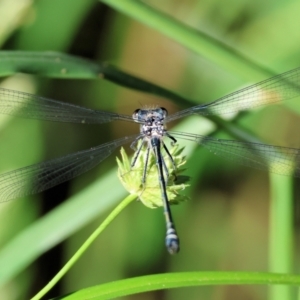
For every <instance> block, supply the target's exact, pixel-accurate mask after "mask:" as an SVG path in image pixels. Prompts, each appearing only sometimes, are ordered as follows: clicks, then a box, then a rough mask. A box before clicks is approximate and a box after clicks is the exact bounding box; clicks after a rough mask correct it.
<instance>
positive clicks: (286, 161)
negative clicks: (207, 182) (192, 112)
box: [170, 132, 300, 177]
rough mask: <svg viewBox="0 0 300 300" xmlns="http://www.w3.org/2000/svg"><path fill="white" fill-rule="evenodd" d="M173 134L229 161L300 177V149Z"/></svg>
mask: <svg viewBox="0 0 300 300" xmlns="http://www.w3.org/2000/svg"><path fill="white" fill-rule="evenodd" d="M170 133H171V132H170ZM171 134H172V136H174V137H178V138H182V139H185V140H189V141H194V142H196V143H197V144H199V145H202V146H203V147H205V148H207V149H208V150H209V151H210V152H212V153H213V154H215V155H218V156H222V157H224V158H225V159H227V160H231V161H233V162H236V163H239V164H242V165H245V166H248V167H252V168H256V169H261V170H269V171H271V172H273V173H277V174H282V175H293V176H295V177H300V167H299V163H300V149H295V148H287V147H279V146H272V145H266V144H259V143H248V142H240V141H235V140H224V139H216V138H212V137H206V136H202V135H196V134H189V133H183V132H172V133H171Z"/></svg>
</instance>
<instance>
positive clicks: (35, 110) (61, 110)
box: [0, 88, 132, 124]
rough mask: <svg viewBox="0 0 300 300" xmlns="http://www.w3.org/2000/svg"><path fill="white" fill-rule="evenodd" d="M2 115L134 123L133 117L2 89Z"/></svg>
mask: <svg viewBox="0 0 300 300" xmlns="http://www.w3.org/2000/svg"><path fill="white" fill-rule="evenodd" d="M0 114H7V115H13V116H17V117H22V118H29V119H39V120H48V121H56V122H69V123H87V124H100V123H106V122H110V121H113V120H124V121H132V117H131V116H126V115H120V114H117V113H112V112H106V111H101V110H94V109H89V108H85V107H81V106H78V105H74V104H70V103H66V102H61V101H57V100H52V99H48V98H44V97H40V96H36V95H32V94H29V93H24V92H19V91H13V90H8V89H4V88H0Z"/></svg>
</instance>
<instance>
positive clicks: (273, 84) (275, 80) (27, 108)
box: [0, 68, 300, 254]
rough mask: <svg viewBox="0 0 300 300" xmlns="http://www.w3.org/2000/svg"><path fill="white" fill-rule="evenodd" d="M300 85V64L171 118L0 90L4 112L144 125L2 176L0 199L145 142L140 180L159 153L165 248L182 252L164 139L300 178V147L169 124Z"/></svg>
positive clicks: (268, 98)
mask: <svg viewBox="0 0 300 300" xmlns="http://www.w3.org/2000/svg"><path fill="white" fill-rule="evenodd" d="M299 83H300V68H297V69H294V70H291V71H288V72H286V73H283V74H280V75H277V76H274V77H272V78H270V79H267V80H264V81H262V82H259V83H257V84H254V85H252V86H249V87H247V88H244V89H241V90H239V91H237V92H234V93H232V94H229V95H227V96H225V97H222V98H220V99H218V100H216V101H214V102H211V103H208V104H203V105H202V104H201V105H197V106H194V107H191V108H188V109H185V110H182V111H179V112H177V113H175V114H172V115H170V116H168V112H167V110H166V109H165V108H162V107H156V108H149V109H137V110H136V111H135V112H134V113H133V115H132V116H128V115H122V114H117V113H113V112H106V111H101V110H93V109H89V108H84V107H81V106H77V105H73V104H68V103H64V102H60V101H56V100H51V99H47V98H44V97H39V96H36V95H32V94H28V93H24V92H19V91H13V90H8V89H4V88H0V113H2V114H8V115H13V116H16V117H22V118H30V119H39V120H47V121H55V122H70V123H82V124H101V123H107V122H112V121H127V122H135V123H138V124H139V125H140V132H139V133H138V134H136V135H133V136H124V137H122V138H119V139H116V140H114V141H111V142H108V143H105V144H102V145H100V146H97V147H94V148H91V149H87V150H83V151H80V152H76V153H72V154H68V155H66V156H62V157H59V158H56V159H52V160H49V161H45V162H42V163H38V164H34V165H31V166H27V167H24V168H21V169H17V170H13V171H10V172H7V173H4V174H2V175H0V202H4V201H9V200H11V199H15V198H20V197H23V196H25V195H29V194H34V193H39V192H42V191H44V190H47V189H49V188H51V187H53V186H56V185H58V184H60V183H62V182H65V181H67V180H70V179H72V178H74V177H76V176H78V175H80V174H82V173H84V172H86V171H88V170H90V169H91V168H93V167H95V166H96V165H98V164H99V163H100V162H101V161H103V160H104V159H105V158H107V157H108V156H109V155H110V154H111V153H112V152H113V151H114V150H115V149H116V148H118V147H120V146H122V145H124V144H126V143H132V144H133V145H137V144H138V143H137V142H140V143H139V146H138V148H137V149H136V151H135V155H134V159H133V162H132V167H134V165H135V163H136V160H137V158H138V157H139V156H140V155H141V152H142V149H143V148H145V149H146V151H145V161H144V171H143V175H142V176H141V182H142V183H143V184H145V185H146V184H147V164H148V161H149V156H150V155H154V157H155V161H156V166H157V174H158V178H159V185H160V190H161V199H162V204H163V211H164V215H165V221H166V238H165V242H166V247H167V250H168V251H169V252H170V253H171V254H174V253H177V252H178V251H179V238H178V235H177V232H176V229H175V226H174V221H173V219H172V214H171V210H170V205H169V201H168V196H167V192H166V177H167V175H168V172H169V171H168V168H167V167H166V161H165V158H164V156H163V155H162V151H164V152H165V153H166V157H167V159H169V160H170V161H171V164H172V166H173V168H174V169H175V168H176V165H175V163H174V160H173V157H172V155H171V153H170V151H169V150H168V148H167V146H166V144H165V139H170V140H171V141H172V142H173V143H176V142H177V139H184V140H187V141H192V142H195V143H197V144H199V145H201V146H203V147H205V148H207V149H208V150H209V151H211V152H213V153H214V154H216V155H220V156H223V157H225V158H227V159H231V160H232V161H234V162H238V163H241V164H243V165H246V166H249V167H254V168H258V169H264V170H268V169H269V170H270V171H271V172H274V173H279V174H283V175H291V174H293V175H294V176H298V177H299V176H300V168H299V166H298V163H299V158H300V150H299V149H294V148H287V147H279V146H272V145H266V144H260V143H250V142H242V141H236V140H225V139H217V138H213V137H207V136H202V135H197V134H193V133H185V132H175V131H168V130H167V128H166V124H167V123H169V122H171V121H174V120H177V119H180V118H183V117H187V116H190V115H192V114H199V115H204V116H209V115H224V114H231V113H235V112H239V111H241V110H246V109H250V108H254V107H258V106H261V105H266V104H273V103H276V102H281V101H284V100H288V99H292V98H295V97H298V96H299V95H300V86H299Z"/></svg>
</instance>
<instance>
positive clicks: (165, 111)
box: [160, 107, 168, 117]
mask: <svg viewBox="0 0 300 300" xmlns="http://www.w3.org/2000/svg"><path fill="white" fill-rule="evenodd" d="M160 109H161V110H162V113H163V115H164V117H166V116H167V115H168V111H167V109H166V108H164V107H160Z"/></svg>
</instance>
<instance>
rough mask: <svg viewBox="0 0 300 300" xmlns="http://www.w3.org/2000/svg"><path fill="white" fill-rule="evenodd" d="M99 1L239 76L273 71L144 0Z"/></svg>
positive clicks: (261, 76)
mask: <svg viewBox="0 0 300 300" xmlns="http://www.w3.org/2000/svg"><path fill="white" fill-rule="evenodd" d="M101 2H103V3H105V4H107V5H108V6H110V7H112V8H114V9H116V10H117V11H119V12H121V13H124V14H126V15H127V16H129V17H131V18H133V19H135V20H137V21H138V22H141V23H142V24H144V25H146V26H148V27H151V28H153V29H155V30H157V31H158V32H160V33H162V34H164V35H166V36H168V37H169V38H171V39H173V40H174V41H176V42H178V43H179V44H181V45H183V46H184V47H186V48H187V49H190V50H192V51H193V52H195V53H197V54H199V55H201V56H203V57H205V58H206V59H208V60H210V61H211V62H213V63H214V64H216V65H218V66H220V67H222V68H224V69H225V70H228V71H230V72H231V73H233V74H235V75H237V76H239V77H241V78H244V79H246V80H255V81H258V80H261V79H264V78H266V77H268V76H272V75H274V72H272V71H271V70H268V69H267V68H264V67H262V66H260V65H258V64H256V63H255V62H254V61H252V60H251V59H249V58H246V57H245V56H244V55H242V54H241V53H239V52H237V51H236V50H235V49H233V48H231V47H230V46H228V45H226V44H224V43H222V42H221V41H218V40H216V39H214V38H212V37H210V36H208V35H206V34H205V33H203V32H201V31H200V30H196V29H194V28H192V27H190V26H187V25H185V24H183V23H181V22H179V21H177V20H176V19H174V18H172V17H170V16H168V15H167V14H164V13H162V12H160V11H158V10H155V9H154V8H152V7H151V6H148V5H147V4H145V3H143V1H136V0H122V1H120V0H101Z"/></svg>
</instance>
